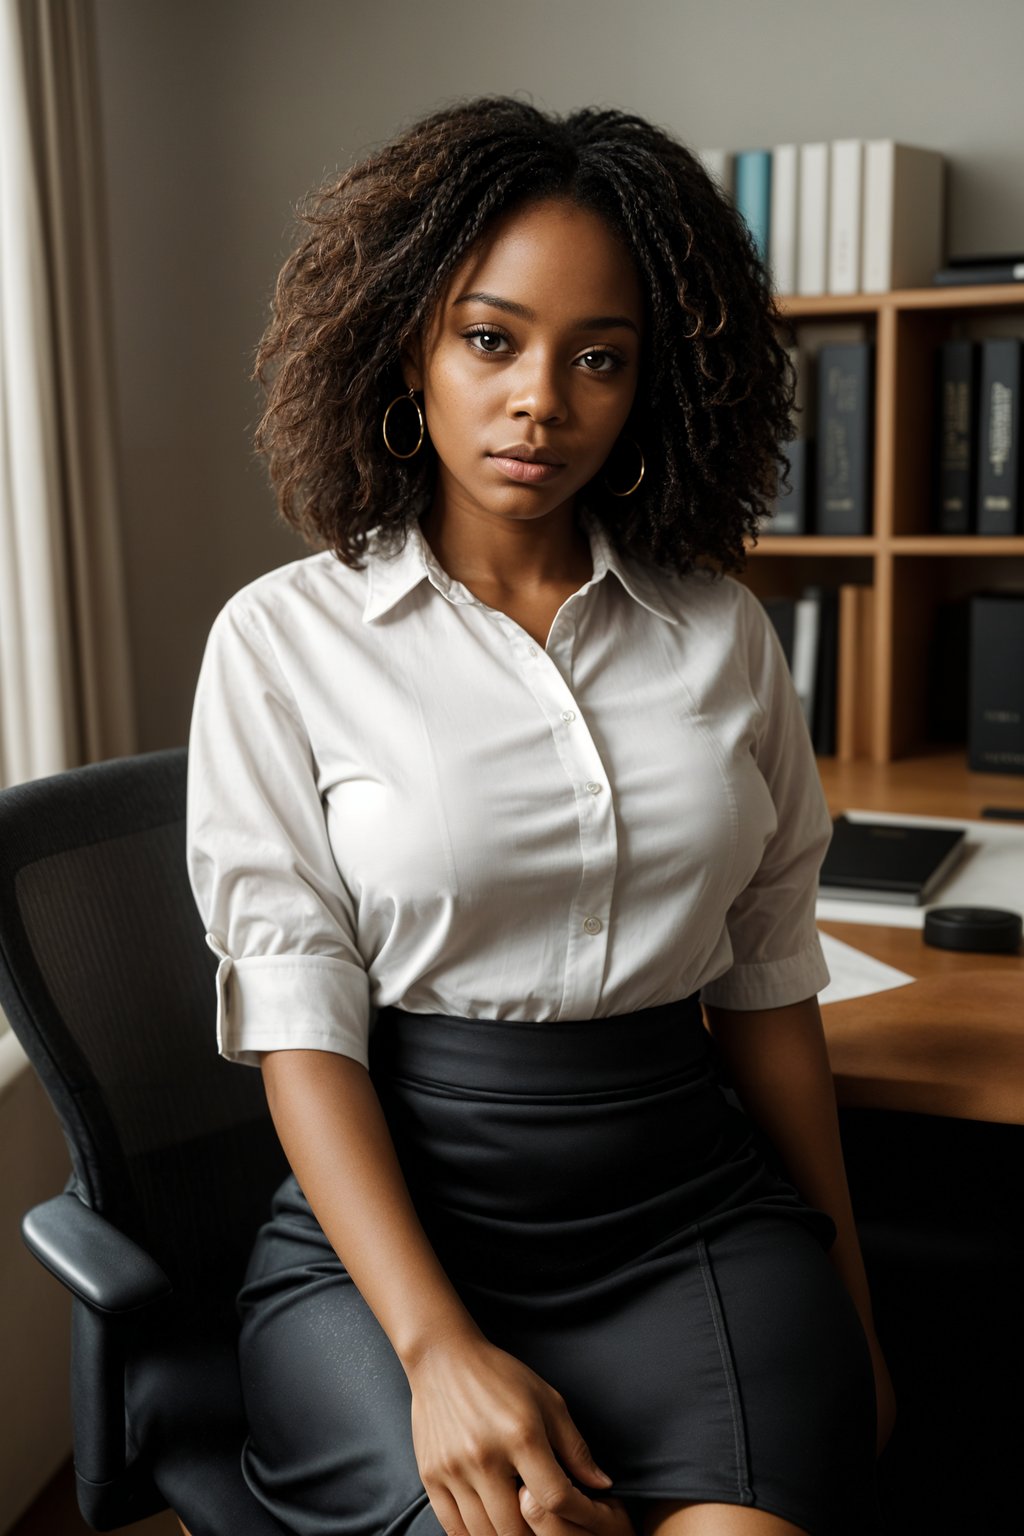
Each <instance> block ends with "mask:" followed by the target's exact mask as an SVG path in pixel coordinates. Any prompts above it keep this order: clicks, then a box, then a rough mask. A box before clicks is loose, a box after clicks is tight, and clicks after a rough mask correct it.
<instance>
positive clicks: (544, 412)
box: [506, 358, 567, 422]
mask: <svg viewBox="0 0 1024 1536" xmlns="http://www.w3.org/2000/svg"><path fill="white" fill-rule="evenodd" d="M510 382H511V388H510V390H509V395H508V405H507V408H506V409H507V413H508V415H509V416H510V417H512V418H516V417H522V416H526V417H529V418H530V419H531V420H533V421H543V422H559V421H564V419H565V416H566V412H567V405H566V398H565V389H564V386H563V384H562V381H561V378H560V375H559V372H558V370H557V368H556V366H555V365H554V363H553V362H552V361H550V360H548V359H542V358H537V359H534V360H532V361H530V360H528V359H526V358H524V359H523V360H522V363H521V366H520V367H518V368H517V369H516V372H515V376H514V378H513V379H512V380H511V381H510Z"/></svg>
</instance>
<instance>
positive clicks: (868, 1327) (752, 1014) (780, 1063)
mask: <svg viewBox="0 0 1024 1536" xmlns="http://www.w3.org/2000/svg"><path fill="white" fill-rule="evenodd" d="M705 1012H706V1014H707V1017H708V1023H709V1025H710V1027H711V1032H712V1034H713V1036H714V1038H715V1041H716V1043H717V1045H718V1048H719V1051H720V1053H721V1056H722V1059H723V1061H724V1063H725V1066H726V1069H727V1071H728V1074H729V1076H730V1078H731V1079H732V1085H733V1087H734V1088H735V1090H736V1093H737V1094H738V1096H739V1098H740V1100H741V1102H742V1104H743V1107H744V1109H745V1110H746V1112H747V1113H748V1114H749V1116H750V1118H751V1119H752V1120H753V1121H754V1122H755V1123H756V1124H757V1125H759V1126H760V1127H761V1128H762V1130H764V1131H765V1132H766V1133H767V1135H768V1137H769V1139H770V1141H771V1142H772V1143H773V1145H774V1146H775V1147H776V1149H777V1150H778V1153H779V1156H780V1157H781V1158H782V1160H783V1162H784V1164H785V1172H786V1174H787V1175H788V1177H789V1179H790V1181H791V1182H792V1183H793V1185H794V1186H795V1187H796V1189H797V1190H798V1191H799V1193H800V1194H801V1195H802V1196H803V1198H804V1199H805V1200H806V1201H807V1202H808V1204H809V1205H813V1206H816V1207H818V1209H819V1210H823V1211H827V1212H828V1214H829V1215H830V1216H831V1217H832V1220H833V1221H834V1222H835V1224H836V1241H835V1243H834V1244H833V1246H832V1248H831V1249H830V1250H829V1258H830V1259H831V1260H832V1262H833V1264H834V1265H835V1267H836V1269H837V1270H838V1272H839V1274H840V1276H841V1278H842V1280H843V1283H844V1284H845V1286H846V1288H847V1290H848V1291H849V1292H850V1295H851V1296H852V1298H853V1300H854V1303H855V1305H856V1307H857V1311H858V1313H859V1314H860V1318H861V1322H862V1323H863V1325H864V1328H865V1331H866V1332H868V1334H869V1335H870V1334H872V1333H873V1331H874V1319H873V1314H872V1308H871V1294H870V1291H869V1289H868V1281H867V1275H866V1274H865V1271H864V1260H863V1257H862V1255H861V1249H860V1240H859V1238H858V1236H857V1229H856V1226H855V1224H854V1219H853V1209H852V1207H851V1204H850V1190H849V1185H848V1184H847V1179H846V1169H845V1166H844V1164H843V1153H842V1143H841V1141H840V1138H839V1115H838V1111H837V1108H836V1096H835V1085H834V1083H833V1079H832V1072H831V1068H830V1066H829V1059H828V1050H827V1047H826V1044H825V1034H824V1030H823V1028H822V1023H821V1010H820V1009H819V1007H818V1000H817V998H816V997H810V998H806V999H805V1000H804V1001H803V1002H799V1003H791V1004H789V1005H788V1006H787V1007H784V1008H764V1009H752V1010H750V1011H740V1010H734V1009H731V1008H713V1007H707V1008H706V1009H705Z"/></svg>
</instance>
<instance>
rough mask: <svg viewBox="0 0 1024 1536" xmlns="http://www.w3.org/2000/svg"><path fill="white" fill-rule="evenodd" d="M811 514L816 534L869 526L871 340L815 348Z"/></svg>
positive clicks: (851, 531) (855, 530)
mask: <svg viewBox="0 0 1024 1536" xmlns="http://www.w3.org/2000/svg"><path fill="white" fill-rule="evenodd" d="M817 414H818V432H819V454H818V473H817V495H816V519H817V529H818V532H819V533H821V534H829V535H837V534H838V535H842V534H846V535H849V534H854V535H856V534H866V533H869V532H870V529H871V511H872V475H873V458H874V454H873V441H874V343H872V342H849V343H843V344H834V345H830V346H825V347H822V348H821V350H820V352H819V353H818V413H817Z"/></svg>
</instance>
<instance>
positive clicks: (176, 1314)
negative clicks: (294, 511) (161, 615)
mask: <svg viewBox="0 0 1024 1536" xmlns="http://www.w3.org/2000/svg"><path fill="white" fill-rule="evenodd" d="M185 775H186V753H185V749H184V748H182V749H179V750H173V751H165V752H155V753H151V754H147V755H145V756H140V757H129V758H120V759H114V760H112V761H110V762H105V763H100V764H96V765H94V766H91V767H87V768H80V769H75V770H73V771H71V772H68V773H61V774H57V775H55V776H53V777H51V778H46V779H39V780H36V781H34V782H31V783H28V784H23V785H18V786H15V787H14V788H11V789H8V790H5V791H3V792H2V793H0V1006H2V1007H3V1009H4V1011H5V1012H6V1014H7V1017H8V1018H9V1020H10V1023H11V1026H12V1028H13V1029H14V1032H15V1034H16V1035H17V1037H18V1039H19V1040H20V1042H21V1044H22V1046H23V1048H24V1050H25V1052H26V1054H27V1055H28V1057H29V1060H30V1062H31V1064H32V1066H33V1067H34V1069H35V1071H36V1072H37V1073H38V1074H39V1077H40V1078H41V1080H42V1083H43V1086H44V1087H45V1089H46V1091H47V1093H48V1095H49V1098H50V1101H51V1103H52V1104H53V1107H54V1109H55V1110H56V1112H57V1115H58V1117H59V1119H60V1123H61V1128H62V1130H63V1132H64V1137H65V1140H66V1141H67V1144H68V1149H69V1151H70V1154H71V1164H72V1173H71V1177H70V1178H69V1180H68V1183H67V1185H66V1187H65V1189H64V1191H63V1193H60V1194H57V1195H55V1196H54V1198H53V1199H50V1200H47V1201H46V1202H44V1203H43V1204H42V1205H38V1206H36V1207H35V1209H34V1210H31V1211H29V1212H28V1214H27V1215H26V1216H25V1218H24V1221H23V1224H22V1231H23V1235H24V1238H25V1241H26V1242H27V1244H28V1246H29V1248H30V1249H31V1250H32V1252H33V1254H34V1255H35V1256H36V1258H37V1259H39V1261H40V1262H41V1263H42V1264H43V1265H44V1266H45V1267H46V1268H47V1269H48V1270H50V1272H51V1273H52V1274H54V1275H55V1276H56V1277H57V1278H58V1279H59V1280H60V1281H61V1282H62V1283H63V1284H64V1285H66V1286H67V1287H68V1289H69V1290H70V1291H71V1293H72V1297H73V1302H72V1328H71V1407H72V1423H73V1438H74V1461H75V1477H76V1484H77V1494H78V1503H79V1507H80V1509H81V1511H82V1514H83V1516H84V1518H85V1520H86V1521H87V1523H88V1524H89V1525H90V1526H91V1527H92V1528H93V1529H94V1530H98V1531H109V1530H117V1529H120V1528H121V1527H123V1526H125V1525H127V1524H129V1523H131V1522H133V1521H136V1520H140V1519H142V1518H143V1517H144V1516H146V1515H151V1514H155V1513H157V1512H158V1511H160V1510H164V1509H167V1508H170V1509H172V1510H173V1511H174V1513H175V1514H176V1515H177V1516H178V1518H179V1520H180V1521H181V1522H183V1524H184V1525H185V1526H186V1527H187V1528H188V1531H189V1532H190V1533H191V1536H242V1533H244V1536H287V1533H286V1532H285V1531H284V1528H283V1527H282V1526H281V1525H280V1523H279V1522H278V1521H276V1520H274V1519H273V1518H272V1517H271V1516H270V1515H269V1514H267V1512H266V1511H265V1510H264V1509H263V1507H262V1506H261V1505H260V1504H258V1503H257V1501H256V1499H255V1498H254V1497H253V1495H252V1494H251V1493H250V1491H249V1489H248V1486H247V1485H246V1483H245V1481H244V1478H243V1476H242V1472H241V1466H240V1456H241V1451H242V1445H243V1442H244V1439H245V1434H246V1427H245V1419H244V1414H243V1408H242V1398H241V1390H240V1385H239V1379H238V1367H237V1359H236V1351H235V1344H236V1336H237V1326H238V1324H237V1318H236V1316H235V1313H234V1306H233V1298H234V1295H235V1293H236V1291H237V1289H238V1287H239V1286H240V1284H241V1281H242V1275H243V1272H244V1268H245V1262H246V1258H247V1256H248V1251H249V1249H250V1247H251V1244H252V1241H253V1238H254V1236H255V1233H256V1229H257V1227H258V1226H259V1224H260V1222H261V1221H262V1220H264V1219H265V1217H266V1216H267V1215H268V1214H269V1203H270V1197H271V1195H272V1193H273V1190H274V1189H275V1188H276V1186H277V1185H278V1183H279V1182H280V1181H281V1179H282V1178H283V1177H284V1176H285V1173H286V1172H287V1165H286V1162H285V1158H284V1154H283V1152H282V1150H281V1147H280V1144H279V1142H278V1139H277V1135H276V1133H275V1131H274V1127H273V1124H272V1122H271V1119H270V1115H269V1111H268V1109H267V1105H266V1099H265V1096H264V1092H263V1083H262V1079H261V1076H260V1074H259V1073H258V1072H254V1071H251V1070H249V1071H247V1070H243V1069H240V1068H239V1067H238V1066H237V1065H234V1064H231V1063H228V1062H226V1061H224V1060H223V1059H222V1058H221V1057H219V1056H218V1055H217V1050H216V1044H215V1011H216V1000H215V997H216V994H215V988H214V971H215V966H216V961H215V959H214V956H213V955H212V954H211V952H210V950H209V949H208V948H207V946H206V943H205V940H204V934H203V924H202V921H201V919H200V917H199V914H198V912H197V910H196V908H195V904H194V902H193V899H192V893H191V890H190V888H189V884H188V876H187V871H186V864H185V826H184V822H185Z"/></svg>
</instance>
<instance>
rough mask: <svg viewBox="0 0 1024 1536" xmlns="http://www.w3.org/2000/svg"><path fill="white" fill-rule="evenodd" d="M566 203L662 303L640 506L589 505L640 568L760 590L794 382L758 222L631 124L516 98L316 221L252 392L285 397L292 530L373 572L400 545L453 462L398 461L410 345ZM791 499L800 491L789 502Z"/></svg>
mask: <svg viewBox="0 0 1024 1536" xmlns="http://www.w3.org/2000/svg"><path fill="white" fill-rule="evenodd" d="M552 196H564V197H567V198H570V199H571V200H573V201H574V202H576V203H577V204H578V205H580V206H581V207H584V208H587V209H590V210H592V211H594V212H596V213H598V214H600V215H602V216H603V217H604V218H605V219H606V220H607V222H608V224H609V227H610V228H611V229H612V230H613V231H614V232H615V233H616V234H617V235H618V236H619V237H620V238H621V239H622V240H624V241H625V244H626V247H627V248H628V250H629V252H630V254H631V256H632V259H633V261H634V263H635V265H636V269H637V272H638V273H639V276H640V279H641V283H642V286H643V288H644V290H645V296H646V307H647V313H648V319H649V330H650V334H649V336H647V337H646V338H645V343H644V348H643V353H642V357H641V367H640V377H639V380H638V385H637V393H636V398H635V401H634V404H633V409H632V412H631V416H630V422H629V424H628V426H629V430H630V432H631V433H632V435H633V436H635V437H636V438H637V440H638V441H639V443H640V445H641V447H642V450H643V453H644V456H645V459H646V464H647V472H646V474H645V477H644V481H643V486H642V491H641V492H638V493H637V494H636V495H635V496H633V497H631V498H630V499H629V500H628V501H623V500H621V499H618V500H616V499H614V498H613V497H612V496H611V495H610V494H609V493H608V492H607V490H605V489H604V488H603V486H602V484H601V483H600V481H601V477H600V476H599V477H597V478H596V479H594V480H592V481H591V482H590V483H589V485H587V486H585V487H584V488H583V490H582V491H581V492H580V493H579V498H578V499H579V501H580V503H581V504H583V505H586V506H587V507H588V508H589V509H590V510H591V511H592V512H593V513H594V514H596V516H597V517H598V518H599V520H600V521H601V523H602V525H603V526H604V527H605V528H606V529H607V531H608V534H609V536H610V538H611V539H612V540H613V541H614V543H615V544H616V546H617V547H618V548H620V549H622V550H623V551H624V552H627V553H629V554H632V555H635V556H637V557H639V558H640V559H642V560H646V561H649V562H652V563H653V564H655V565H658V566H661V567H663V568H667V569H669V570H674V571H676V572H678V573H679V574H685V573H686V572H687V571H690V570H692V569H693V568H694V566H695V565H696V564H698V563H701V564H704V565H705V566H707V567H709V568H711V569H712V570H716V569H717V572H718V574H721V573H722V572H724V571H739V570H742V569H743V566H744V563H745V558H746V552H745V548H744V539H745V538H746V537H749V538H751V539H752V540H755V541H756V536H757V530H758V524H759V522H760V521H761V519H762V518H765V517H767V516H770V513H771V503H772V501H773V500H774V499H775V497H776V496H777V495H778V493H779V488H780V482H779V465H780V463H781V464H782V465H784V466H785V472H786V473H787V474H788V471H789V468H790V461H789V459H788V458H786V456H785V454H784V453H782V452H781V451H780V446H779V445H780V442H782V441H788V440H789V439H790V438H791V437H792V435H793V434H792V425H791V422H792V417H791V412H792V407H793V401H794V390H795V370H794V369H793V364H792V362H791V360H790V358H789V356H788V355H787V351H786V348H785V346H784V345H783V344H782V343H781V342H780V340H779V339H778V336H777V331H776V327H777V326H779V325H785V321H784V320H783V317H782V316H781V315H780V313H779V312H778V310H777V309H776V306H775V300H774V296H773V292H772V284H771V279H770V276H769V273H768V270H767V268H766V265H765V264H764V262H763V261H762V259H761V257H760V254H759V252H758V249H757V246H756V244H755V241H754V239H753V236H752V235H751V233H750V231H749V229H748V227H747V224H746V222H745V221H744V219H743V217H742V215H741V214H740V213H739V211H738V210H737V209H736V208H735V207H734V206H733V204H732V203H731V202H730V201H729V199H728V198H727V197H725V196H724V195H723V194H722V192H721V191H720V190H719V188H718V187H717V186H716V184H715V182H714V181H713V179H712V178H711V177H710V176H709V175H708V173H707V171H706V170H705V169H704V167H703V165H702V164H701V162H700V160H699V159H698V158H697V157H696V156H695V155H694V154H693V153H692V152H691V151H690V150H689V149H687V148H686V147H685V146H684V145H683V144H681V143H680V142H679V141H678V140H676V139H675V138H673V137H672V136H671V135H670V134H668V133H667V132H665V131H663V130H661V129H660V128H657V127H655V126H653V125H652V124H650V123H649V122H647V121H646V120H645V119H644V118H642V117H638V116H635V115H632V114H629V113H626V112H622V111H617V110H612V109H608V110H605V109H601V108H597V107H587V108H584V109H582V110H580V111H576V112H572V113H570V114H567V115H565V116H558V115H555V114H550V113H545V112H542V111H540V110H539V109H538V108H536V107H534V106H532V105H529V104H527V103H525V102H522V101H519V100H516V99H515V98H512V97H505V96H496V97H479V98H476V99H474V100H470V101H466V102H461V103H457V104H455V105H452V106H448V107H446V108H444V109H442V110H439V111H435V112H433V113H431V114H430V115H429V116H428V117H426V118H423V119H422V120H421V121H419V122H417V123H415V124H414V125H413V126H412V127H411V128H409V129H408V131H406V132H404V133H401V134H400V135H399V136H397V137H396V138H394V139H393V140H391V142H389V143H387V144H385V145H384V146H383V147H382V148H380V149H377V150H376V151H375V152H374V153H372V154H370V155H369V156H367V157H366V158H364V159H363V160H361V161H360V162H359V163H358V164H356V165H354V166H352V167H351V169H349V170H347V171H346V172H345V173H344V174H343V175H342V176H341V177H340V178H338V179H336V180H333V181H332V182H329V183H328V184H326V185H324V186H323V187H321V188H320V189H319V190H318V191H316V192H314V193H313V194H311V196H310V198H308V199H307V200H306V203H305V205H304V206H303V207H302V208H301V209H300V216H301V219H302V222H303V224H304V225H305V230H304V235H303V239H302V241H301V243H300V244H299V245H298V246H297V248H296V249H295V250H294V251H293V252H292V254H291V255H290V256H289V258H288V259H287V261H286V262H285V264H284V266H283V268H282V269H281V272H280V274H279V276H278V280H277V285H276V290H275V294H274V302H273V310H272V318H271V320H270V323H269V325H268V327H267V329H266V331H265V333H264V335H263V337H262V339H261V342H260V344H259V347H258V349H257V353H256V362H255V368H254V372H253V378H254V379H258V380H259V381H260V383H261V384H262V385H263V386H264V388H265V390H266V408H265V411H264V414H263V416H262V419H261V420H260V422H259V425H258V427H257V429H256V434H255V446H256V448H257V450H258V451H259V452H260V453H263V454H264V455H265V456H266V458H267V460H268V466H269V472H270V478H271V481H272V483H273V485H274V487H275V490H276V493H277V501H278V510H279V513H280V515H281V517H282V518H283V519H284V521H285V522H287V523H289V524H290V525H291V526H292V527H294V528H295V529H297V530H298V531H299V532H300V533H301V534H302V535H303V537H304V538H305V539H306V540H307V542H308V543H310V544H312V545H316V546H319V547H324V546H326V547H329V548H331V549H333V551H334V552H335V554H336V555H337V557H338V558H339V559H340V560H342V561H343V562H344V563H345V564H347V565H350V566H353V567H355V568H356V569H362V566H361V564H360V561H361V557H362V556H363V554H364V552H365V549H366V544H367V539H368V536H369V534H370V532H371V531H372V530H376V534H375V537H376V538H377V539H378V540H379V541H380V544H381V547H383V548H384V549H393V548H395V547H397V546H400V545H401V544H402V543H403V542H404V539H405V536H406V531H407V528H408V526H409V524H410V523H411V522H412V521H413V519H414V518H417V517H419V516H420V515H421V513H422V512H423V511H424V510H425V508H426V507H427V506H428V505H429V502H430V497H431V493H432V489H433V483H434V478H435V474H436V456H435V455H434V454H433V450H432V449H431V448H430V446H429V444H427V445H425V448H424V451H421V452H420V453H419V454H417V455H416V457H415V458H413V459H408V460H400V459H396V458H394V457H392V455H391V454H389V453H388V451H387V449H386V447H385V445H384V442H383V437H382V433H381V421H382V418H383V415H384V410H385V408H386V406H387V405H388V403H389V401H391V400H392V399H393V398H394V397H395V396H396V395H399V394H402V393H404V392H405V384H404V381H403V379H402V375H401V371H400V364H399V359H400V354H401V351H402V348H403V346H404V345H405V344H406V343H407V342H408V341H409V340H410V339H411V338H413V337H414V336H416V335H417V334H419V333H420V332H421V330H422V329H423V328H424V327H425V325H426V324H427V323H428V322H429V320H430V317H431V316H432V314H433V312H434V310H435V307H436V305H437V303H438V302H439V300H440V298H441V296H442V294H443V292H444V290H445V288H446V286H447V284H448V282H449V280H450V279H451V276H452V274H453V272H454V271H455V270H456V268H457V267H458V266H459V265H460V263H461V262H462V261H463V260H464V258H465V257H466V255H467V253H468V252H469V251H470V248H471V247H472V246H473V244H474V242H476V241H477V240H478V239H479V238H480V237H481V236H482V235H483V234H484V232H485V231H486V230H487V229H488V226H489V225H490V224H491V223H492V222H493V221H494V220H495V219H496V218H498V217H499V216H500V215H504V214H505V213H507V212H508V211H510V210H511V209H513V208H515V207H517V206H520V205H523V204H526V203H528V202H535V201H537V200H539V199H541V198H547V197H552ZM785 484H786V488H787V489H788V488H789V486H788V481H787V482H785Z"/></svg>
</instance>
